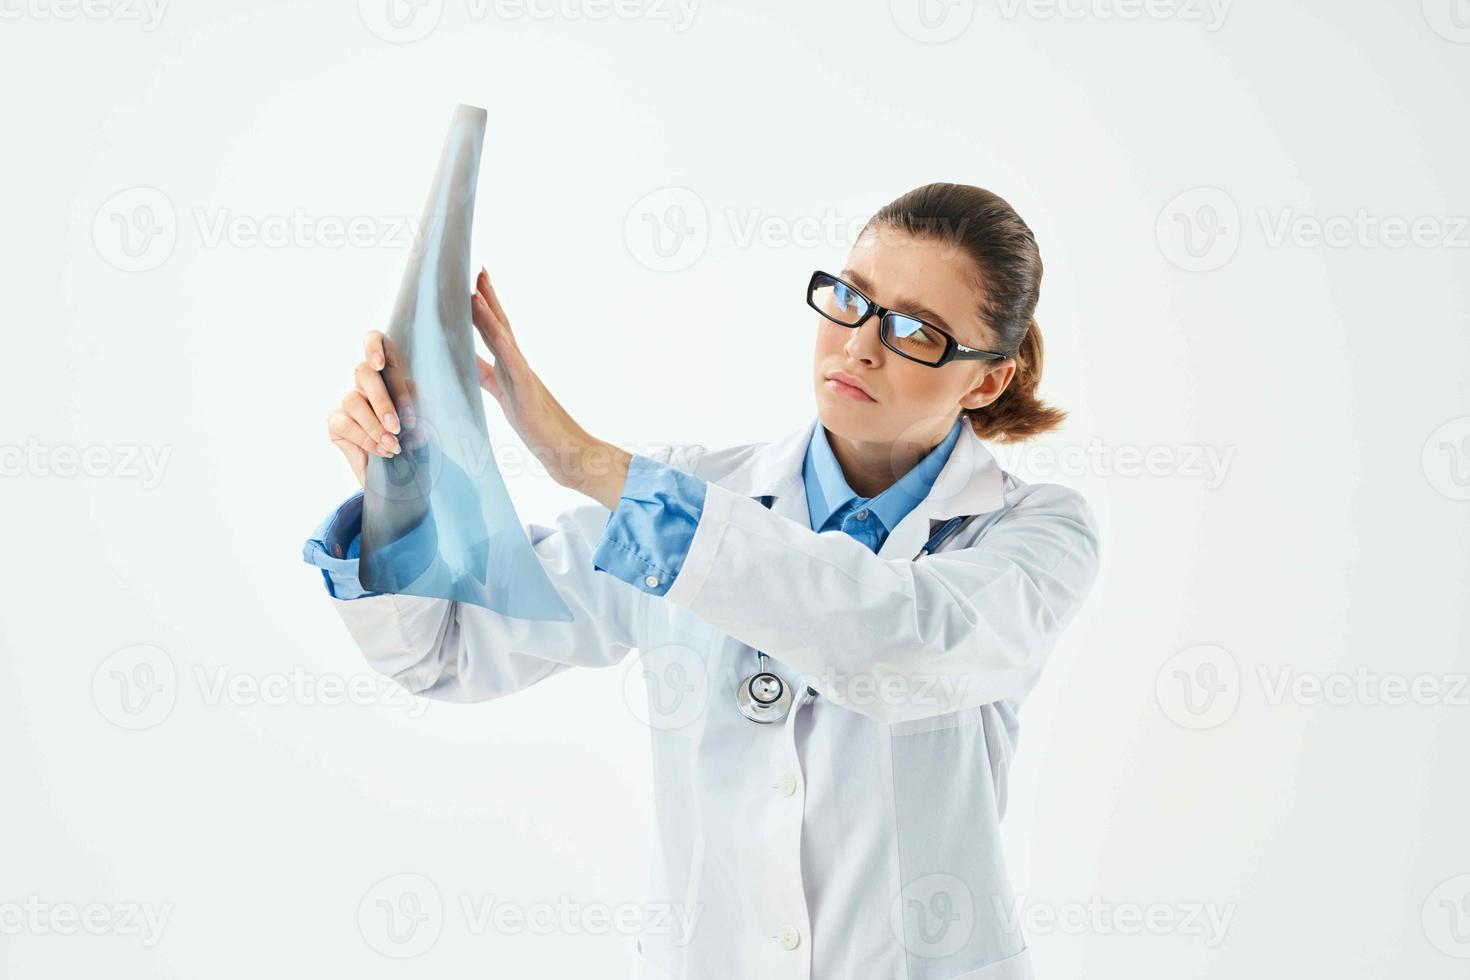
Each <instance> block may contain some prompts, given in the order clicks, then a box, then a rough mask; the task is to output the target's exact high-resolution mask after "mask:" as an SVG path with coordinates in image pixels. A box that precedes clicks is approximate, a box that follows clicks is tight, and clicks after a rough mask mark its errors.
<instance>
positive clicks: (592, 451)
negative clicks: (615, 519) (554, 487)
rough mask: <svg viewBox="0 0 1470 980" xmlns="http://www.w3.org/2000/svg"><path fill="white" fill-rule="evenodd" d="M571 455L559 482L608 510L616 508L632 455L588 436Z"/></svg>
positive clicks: (626, 478)
mask: <svg viewBox="0 0 1470 980" xmlns="http://www.w3.org/2000/svg"><path fill="white" fill-rule="evenodd" d="M571 456H572V458H571V459H570V460H569V461H568V462H569V465H568V466H567V467H565V469H566V472H563V473H562V474H561V475H560V476H559V478H558V480H557V482H559V483H560V484H561V485H562V486H565V487H570V488H571V489H573V490H576V491H577V492H578V493H583V494H586V495H587V496H588V497H591V498H592V499H593V500H595V501H597V502H598V503H599V504H602V506H604V507H606V508H607V509H608V510H616V509H617V506H618V500H619V499H620V498H621V497H622V495H623V485H624V484H625V483H626V482H627V480H628V463H629V462H630V461H631V460H632V459H633V454H632V453H630V452H628V451H627V450H626V449H622V448H619V447H618V446H615V445H613V444H612V443H610V442H604V441H602V440H601V439H593V438H590V437H589V438H588V440H587V441H586V442H585V443H584V444H582V445H579V446H578V447H577V448H576V450H575V451H574V452H573V453H572V454H571Z"/></svg>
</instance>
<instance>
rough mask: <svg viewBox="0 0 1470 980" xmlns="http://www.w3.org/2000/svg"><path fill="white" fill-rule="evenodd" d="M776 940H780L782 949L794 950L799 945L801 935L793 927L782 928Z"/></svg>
mask: <svg viewBox="0 0 1470 980" xmlns="http://www.w3.org/2000/svg"><path fill="white" fill-rule="evenodd" d="M777 938H779V939H780V940H781V947H782V948H783V949H795V948H796V947H798V946H800V945H801V933H799V932H797V931H796V928H795V927H794V926H785V927H783V928H782V929H781V935H780V936H779V937H777Z"/></svg>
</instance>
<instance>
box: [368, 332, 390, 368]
mask: <svg viewBox="0 0 1470 980" xmlns="http://www.w3.org/2000/svg"><path fill="white" fill-rule="evenodd" d="M383 340H384V337H383V331H381V330H369V331H368V332H367V336H366V337H364V338H363V341H362V359H363V360H364V361H366V362H367V363H368V364H371V365H372V366H373V370H374V371H381V370H383V368H384V367H385V366H386V365H387V358H386V357H385V356H384V353H383Z"/></svg>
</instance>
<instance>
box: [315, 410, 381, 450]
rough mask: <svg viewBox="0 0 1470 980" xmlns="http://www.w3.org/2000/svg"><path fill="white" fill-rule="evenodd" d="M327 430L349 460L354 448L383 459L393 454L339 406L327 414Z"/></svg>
mask: <svg viewBox="0 0 1470 980" xmlns="http://www.w3.org/2000/svg"><path fill="white" fill-rule="evenodd" d="M327 432H328V433H329V434H330V435H331V437H332V442H333V443H334V444H336V446H337V448H338V449H341V450H342V454H343V455H344V456H346V457H347V458H348V461H349V462H350V461H351V460H352V452H351V451H352V450H354V449H360V450H362V451H363V452H365V453H372V454H373V455H375V456H382V457H383V458H384V459H387V458H390V457H391V456H392V455H393V454H392V453H390V452H387V451H385V450H384V449H383V447H382V446H381V445H380V444H379V443H378V441H377V440H376V439H374V438H373V437H372V436H370V435H368V433H367V431H366V430H365V429H363V427H362V425H361V424H360V423H358V421H357V420H356V419H354V418H353V417H352V416H351V415H350V414H348V413H347V412H346V411H344V410H342V409H340V408H338V409H333V410H332V413H331V414H330V415H328V416H327ZM364 462H366V461H365V460H364Z"/></svg>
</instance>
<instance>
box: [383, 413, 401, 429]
mask: <svg viewBox="0 0 1470 980" xmlns="http://www.w3.org/2000/svg"><path fill="white" fill-rule="evenodd" d="M383 424H384V425H386V426H387V427H388V431H389V432H397V431H398V416H396V415H394V414H393V413H392V412H389V413H388V414H387V415H384V416H383Z"/></svg>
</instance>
